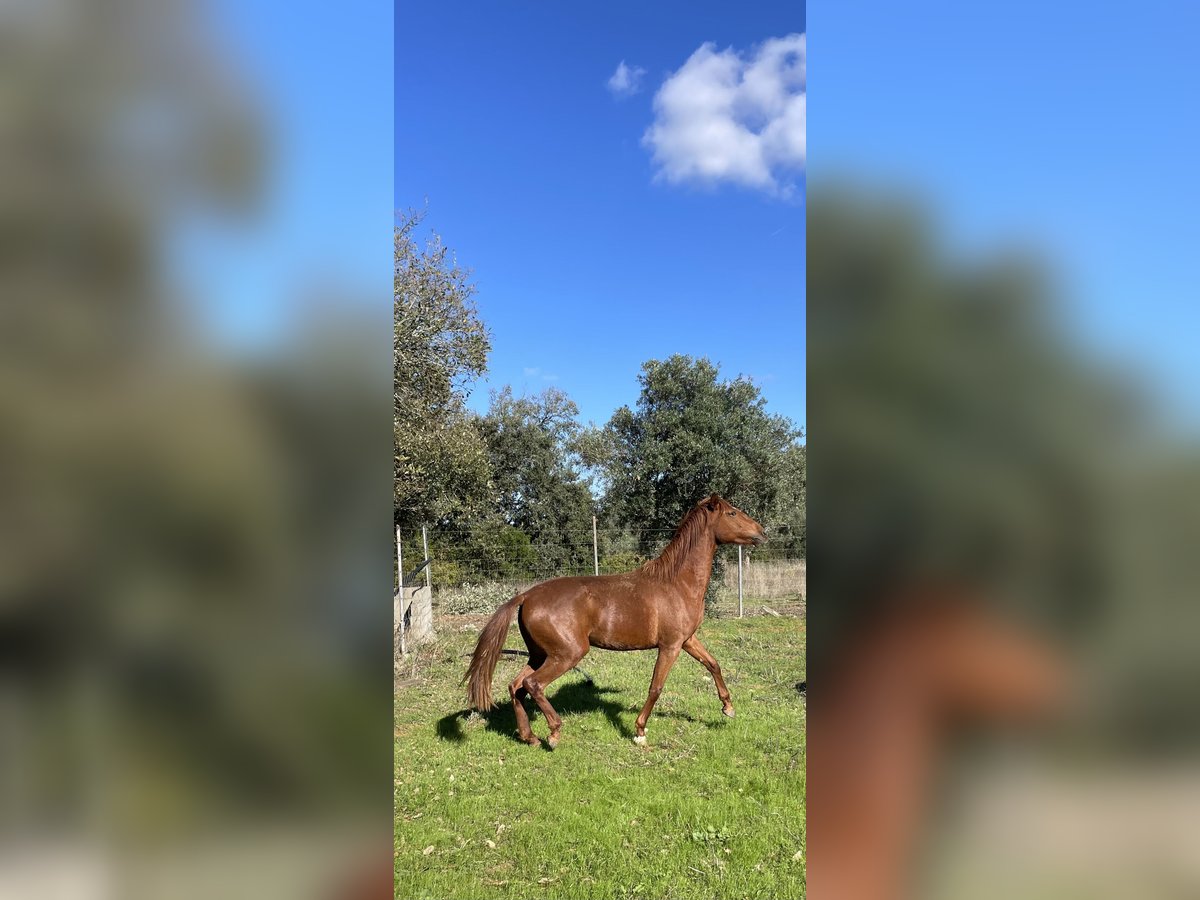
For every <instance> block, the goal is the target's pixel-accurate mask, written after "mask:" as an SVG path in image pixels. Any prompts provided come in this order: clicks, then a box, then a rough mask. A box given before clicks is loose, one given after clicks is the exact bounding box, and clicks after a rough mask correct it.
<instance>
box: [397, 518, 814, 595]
mask: <svg viewBox="0 0 1200 900" xmlns="http://www.w3.org/2000/svg"><path fill="white" fill-rule="evenodd" d="M674 532H675V529H673V528H664V529H643V530H639V531H632V530H630V529H627V528H613V527H599V526H596V527H595V528H594V529H592V528H589V529H586V530H583V529H573V530H567V531H564V532H561V533H559V535H558V538H559V539H558V540H556V541H553V542H548V541H537V542H535V541H531V540H530V539H529V538H528V537H527V536H526V535H524V534H522V533H521V532H519V531H517V530H516V529H501V530H499V531H494V532H491V533H481V532H480V531H479V530H477V529H469V528H456V527H448V528H447V527H442V528H435V527H429V528H428V529H425V530H424V533H422V531H420V530H418V531H417V532H416V533H415V534H404V535H403V545H404V546H403V553H404V570H405V583H406V584H413V583H415V582H417V581H419V583H420V584H425V583H426V580H428V581H429V583H430V584H431V585H432V588H433V608H434V613H435V614H437V615H462V614H482V613H490V612H492V611H493V610H495V609H496V607H497V606H499V605H500V604H501V603H502V602H504V601H505V600H507V599H509V598H510V597H512V596H513V595H514V594H516V593H518V592H520V591H523V590H526V589H527V588H529V587H531V586H532V585H534V584H537V583H539V582H541V581H546V580H547V579H550V578H557V577H561V576H568V575H594V574H600V575H611V574H617V573H620V572H628V571H631V570H633V569H635V568H637V567H638V566H640V565H641V564H642V563H644V562H645V561H646V560H648V559H652V558H653V557H655V556H657V555H658V554H659V553H660V552H661V551H662V549H663V548H664V547H665V546H666V545H667V543H668V542H669V541H670V539H671V537H672V536H673V535H674ZM785 538H786V536H785ZM426 547H428V553H427V555H426ZM426 560H428V563H427V565H426V569H421V570H420V571H419V572H418V571H417V570H418V568H419V567H420V566H421V564H422V563H424V562H425V561H426ZM805 575H806V572H805V560H804V552H803V549H802V548H801V547H798V546H796V545H795V544H789V543H788V542H787V541H786V539H785V540H781V541H778V542H776V543H775V545H774V546H772V543H771V542H768V543H767V544H764V545H760V546H756V547H743V548H741V553H740V563H739V548H738V547H735V546H722V547H718V548H717V553H716V556H715V557H714V560H713V576H712V581H711V583H710V587H709V592H708V595H707V597H706V605H707V609H708V612H709V614H710V615H737V614H738V613H739V611H742V610H744V611H745V612H747V613H755V612H760V611H761V608H762V607H763V606H764V605H766V606H768V607H769V608H775V607H781V606H786V607H788V608H789V609H790V610H795V608H796V606H797V605H799V606H800V608H801V609H802V608H803V603H804V599H805ZM739 601H740V602H739Z"/></svg>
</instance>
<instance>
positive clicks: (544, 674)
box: [525, 653, 583, 749]
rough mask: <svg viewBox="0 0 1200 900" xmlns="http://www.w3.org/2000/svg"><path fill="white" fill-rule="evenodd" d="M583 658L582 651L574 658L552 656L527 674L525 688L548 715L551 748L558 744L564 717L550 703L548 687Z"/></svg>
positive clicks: (539, 707) (544, 713)
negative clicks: (531, 672) (547, 695)
mask: <svg viewBox="0 0 1200 900" xmlns="http://www.w3.org/2000/svg"><path fill="white" fill-rule="evenodd" d="M582 658H583V654H582V653H581V654H579V656H577V657H573V658H572V657H561V656H560V657H554V656H551V657H550V658H549V659H547V660H546V661H545V662H544V663H542V665H541V666H539V667H538V669H537V671H536V672H534V673H533V674H531V675H526V676H525V689H526V690H527V691H529V696H531V697H532V698H533V702H534V703H536V704H537V705H538V709H540V710H541V711H542V715H543V716H545V717H546V724H547V725H549V726H550V737H549V738H548V739H547V743H548V744H549V745H550V748H551V749H553V748H555V747H557V746H558V732H559V730H560V729H561V728H562V719H561V718H560V717H559V715H558V713H557V712H555V711H554V707H553V706H551V705H550V701H549V700H547V699H546V688H547V687H548V686H549V684H550V682H552V681H553V680H554V679H555V678H557V677H558V676H559V675H561V674H562V673H563V672H566V671H567V670H568V669H570V668H571V667H572V666H574V665H575V663H577V662H579V660H581V659H582Z"/></svg>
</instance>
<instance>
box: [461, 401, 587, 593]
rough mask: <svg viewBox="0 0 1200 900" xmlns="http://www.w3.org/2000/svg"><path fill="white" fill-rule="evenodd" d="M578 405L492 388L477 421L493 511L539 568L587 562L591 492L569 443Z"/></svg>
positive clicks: (576, 429) (577, 430)
mask: <svg viewBox="0 0 1200 900" xmlns="http://www.w3.org/2000/svg"><path fill="white" fill-rule="evenodd" d="M578 415H579V408H578V407H577V406H576V405H575V403H574V402H573V401H572V400H571V399H570V398H569V397H568V396H567V395H566V394H565V393H563V392H562V391H560V390H558V389H557V388H548V389H547V390H546V391H545V392H543V393H542V394H540V395H538V396H536V397H515V396H514V395H513V392H512V388H511V387H507V386H506V387H504V388H503V389H502V390H500V391H497V392H493V393H492V396H491V406H490V408H489V409H488V412H487V415H485V416H482V417H481V418H480V419H479V420H478V422H477V426H478V429H479V432H480V435H481V436H482V438H483V442H484V445H485V447H486V448H487V455H488V461H489V463H490V465H491V467H492V471H493V472H494V482H493V484H494V487H495V490H496V493H497V494H498V507H499V512H500V514H501V515H502V516H503V517H504V520H505V522H507V523H508V525H510V526H512V527H514V528H517V529H519V530H520V531H521V532H522V533H524V534H525V535H527V536H528V537H529V539H530V541H531V542H532V543H533V545H534V546H535V547H536V550H537V553H538V557H539V562H540V564H541V567H542V568H544V569H550V570H553V569H561V568H564V567H574V568H578V567H579V566H581V565H583V563H585V562H588V561H589V559H588V557H589V554H590V550H589V549H588V548H589V547H590V544H589V543H588V541H587V540H585V539H584V537H585V535H586V533H588V532H589V531H590V527H591V514H592V497H591V493H590V491H589V490H588V486H587V484H586V482H585V481H584V480H583V478H582V477H581V476H580V474H579V464H578V457H577V455H576V453H575V451H574V449H573V442H574V440H575V438H576V437H577V436H578V434H579V433H580V426H579V422H578Z"/></svg>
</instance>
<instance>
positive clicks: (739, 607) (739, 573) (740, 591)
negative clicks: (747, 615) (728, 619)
mask: <svg viewBox="0 0 1200 900" xmlns="http://www.w3.org/2000/svg"><path fill="white" fill-rule="evenodd" d="M743 615H744V612H743V610H742V545H741V544H738V618H739V619H740V618H742V616H743Z"/></svg>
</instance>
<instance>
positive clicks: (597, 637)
mask: <svg viewBox="0 0 1200 900" xmlns="http://www.w3.org/2000/svg"><path fill="white" fill-rule="evenodd" d="M588 643H590V644H591V645H592V646H593V647H599V648H600V649H601V650H650V649H651V648H653V647H656V646H657V644H656V643H655V642H653V641H650V640H648V639H647V638H646V637H632V636H624V635H615V634H592V635H590V636H589V637H588Z"/></svg>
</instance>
